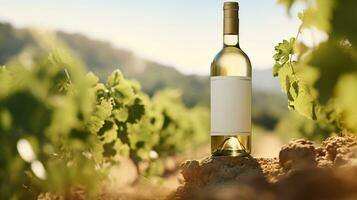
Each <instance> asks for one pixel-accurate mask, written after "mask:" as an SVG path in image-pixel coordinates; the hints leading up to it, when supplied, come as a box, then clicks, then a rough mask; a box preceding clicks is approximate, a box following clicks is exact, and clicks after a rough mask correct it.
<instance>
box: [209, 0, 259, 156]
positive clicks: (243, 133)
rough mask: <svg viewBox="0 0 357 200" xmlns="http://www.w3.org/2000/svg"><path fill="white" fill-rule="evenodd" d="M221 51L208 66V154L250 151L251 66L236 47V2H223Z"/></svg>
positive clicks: (237, 46) (237, 32)
mask: <svg viewBox="0 0 357 200" xmlns="http://www.w3.org/2000/svg"><path fill="white" fill-rule="evenodd" d="M223 10H224V28H223V31H224V35H223V43H224V44H223V49H222V50H221V51H220V52H219V53H218V54H217V55H216V57H215V58H214V60H213V62H212V64H211V152H212V154H213V155H214V156H246V155H249V154H250V152H251V129H252V128H251V104H252V79H251V77H252V67H251V64H250V60H249V58H248V56H247V55H246V54H245V53H244V52H243V51H242V50H241V49H240V47H239V40H238V35H239V27H238V26H239V24H238V23H239V19H238V10H239V5H238V3H237V2H225V3H224V8H223Z"/></svg>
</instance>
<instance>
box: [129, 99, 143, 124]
mask: <svg viewBox="0 0 357 200" xmlns="http://www.w3.org/2000/svg"><path fill="white" fill-rule="evenodd" d="M127 108H128V113H129V116H128V120H127V122H128V123H132V124H133V123H137V122H138V121H139V120H140V119H141V118H142V116H143V115H144V114H145V106H144V105H143V104H141V101H140V99H139V98H136V99H135V101H134V104H133V105H130V106H128V107H127Z"/></svg>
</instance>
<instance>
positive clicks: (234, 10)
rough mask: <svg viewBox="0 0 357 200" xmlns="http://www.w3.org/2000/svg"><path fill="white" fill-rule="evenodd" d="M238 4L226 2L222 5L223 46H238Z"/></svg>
mask: <svg viewBox="0 0 357 200" xmlns="http://www.w3.org/2000/svg"><path fill="white" fill-rule="evenodd" d="M238 35H239V17H238V4H235V3H228V4H225V7H224V21H223V44H224V47H237V48H239V37H238Z"/></svg>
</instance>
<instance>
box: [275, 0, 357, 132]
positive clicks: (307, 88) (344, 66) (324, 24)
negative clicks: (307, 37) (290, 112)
mask: <svg viewBox="0 0 357 200" xmlns="http://www.w3.org/2000/svg"><path fill="white" fill-rule="evenodd" d="M279 2H280V3H282V4H283V5H285V6H286V8H287V9H288V10H290V8H291V7H292V6H293V5H294V4H297V3H298V2H302V3H304V4H305V5H306V9H305V10H304V11H303V12H302V13H299V15H298V17H299V18H300V19H301V20H302V22H301V26H300V27H299V29H298V34H297V36H296V37H295V38H292V39H290V41H286V40H284V41H283V42H282V43H279V44H278V46H276V47H275V51H276V54H275V55H274V59H275V62H276V64H275V66H274V69H273V75H274V76H277V77H278V78H279V80H280V84H281V86H282V90H283V91H284V92H285V93H286V94H287V97H288V101H289V108H291V109H294V110H296V111H297V112H298V113H300V114H302V115H304V116H306V117H308V118H310V119H315V120H317V123H318V124H320V125H321V126H320V127H323V128H324V129H325V130H328V131H330V132H332V131H336V132H341V131H343V130H347V131H353V132H355V131H357V126H356V123H355V122H356V120H357V117H356V116H357V107H356V106H357V104H355V103H353V102H355V98H356V97H357V90H356V89H355V87H356V86H357V84H356V83H357V76H356V74H357V49H356V45H357V43H356V41H357V24H356V23H355V22H356V20H357V15H356V12H355V8H356V7H357V2H356V1H353V0H345V1H342V0H328V1H324V0H313V1H305V0H292V1H279ZM311 29H313V30H318V31H321V32H324V33H325V34H327V35H328V39H327V40H326V41H323V42H320V43H319V44H314V46H307V45H306V44H305V43H304V42H303V40H299V38H298V37H299V34H300V33H301V31H303V30H311Z"/></svg>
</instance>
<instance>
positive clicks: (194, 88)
mask: <svg viewBox="0 0 357 200" xmlns="http://www.w3.org/2000/svg"><path fill="white" fill-rule="evenodd" d="M57 36H58V38H59V39H61V40H62V41H63V42H64V43H65V44H66V45H67V46H68V47H69V48H70V49H71V50H72V51H73V52H74V53H75V54H76V55H77V56H78V57H79V58H80V59H82V60H83V62H84V63H85V65H86V66H87V68H88V70H90V71H93V72H94V73H95V74H97V75H98V76H99V77H100V78H101V80H102V81H105V80H104V79H105V77H107V76H108V75H109V74H110V73H111V72H112V71H113V70H114V69H117V68H119V69H120V70H121V71H122V72H123V73H124V75H125V76H126V77H128V78H133V79H136V80H138V81H140V82H141V85H142V88H143V90H144V91H145V92H146V93H148V94H149V95H152V94H153V93H154V92H155V91H157V90H160V89H163V88H166V87H170V88H178V89H181V90H182V91H183V99H184V102H185V103H186V105H188V106H193V105H196V104H203V105H208V103H209V77H207V76H198V75H185V74H182V73H180V72H179V71H177V70H176V69H175V68H173V67H170V66H165V65H162V64H160V63H157V62H154V61H150V60H146V59H143V58H140V57H138V56H136V55H135V54H134V53H133V52H131V51H128V50H124V49H119V48H115V47H113V46H112V45H111V44H110V43H108V42H104V41H98V40H94V39H90V38H88V37H86V36H84V35H81V34H69V33H65V32H57ZM33 43H34V40H33V39H32V38H31V34H29V32H28V30H27V29H16V28H14V27H12V26H11V25H10V24H4V23H0V65H1V64H5V63H6V61H7V60H8V59H9V58H11V57H12V56H14V55H16V54H18V53H19V52H20V51H21V50H22V49H23V48H24V47H25V46H26V45H28V44H33ZM207 59H211V58H207ZM207 70H209V66H207ZM253 88H254V91H255V94H256V93H257V92H258V91H260V92H264V93H270V94H274V96H276V94H278V96H280V95H279V94H281V93H280V88H279V84H278V82H277V81H276V80H274V78H273V77H272V75H271V71H270V70H253ZM255 96H256V95H255Z"/></svg>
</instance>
